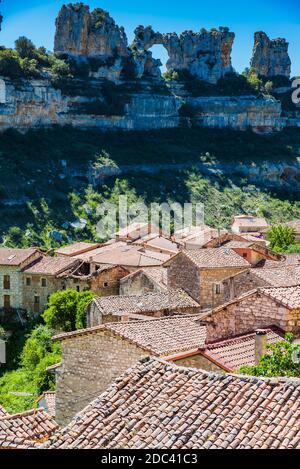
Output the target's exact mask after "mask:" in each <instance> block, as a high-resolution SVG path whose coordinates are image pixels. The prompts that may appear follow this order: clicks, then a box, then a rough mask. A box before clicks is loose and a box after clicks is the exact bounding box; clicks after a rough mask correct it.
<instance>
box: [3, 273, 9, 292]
mask: <svg viewBox="0 0 300 469" xmlns="http://www.w3.org/2000/svg"><path fill="white" fill-rule="evenodd" d="M3 288H4V290H10V275H4V277H3Z"/></svg>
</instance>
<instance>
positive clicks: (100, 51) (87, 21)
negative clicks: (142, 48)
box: [54, 3, 129, 60]
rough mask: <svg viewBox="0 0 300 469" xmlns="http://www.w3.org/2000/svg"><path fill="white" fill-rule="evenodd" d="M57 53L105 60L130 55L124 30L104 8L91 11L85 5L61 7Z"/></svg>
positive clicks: (55, 45)
mask: <svg viewBox="0 0 300 469" xmlns="http://www.w3.org/2000/svg"><path fill="white" fill-rule="evenodd" d="M54 51H55V52H56V53H57V54H60V55H71V56H74V57H97V58H101V59H105V60H107V59H110V58H113V57H128V55H129V50H128V47H127V37H126V34H125V31H124V28H122V27H119V26H117V25H116V23H115V21H114V20H113V19H112V18H111V17H110V15H109V13H107V12H106V11H104V10H102V9H101V8H97V9H96V10H94V11H93V12H90V9H89V7H88V6H86V5H83V4H82V3H76V4H70V5H63V7H62V8H61V10H60V12H59V15H58V18H57V20H56V35H55V43H54Z"/></svg>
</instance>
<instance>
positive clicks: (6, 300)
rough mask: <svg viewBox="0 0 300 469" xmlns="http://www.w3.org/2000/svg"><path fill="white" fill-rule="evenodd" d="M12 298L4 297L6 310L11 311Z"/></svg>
mask: <svg viewBox="0 0 300 469" xmlns="http://www.w3.org/2000/svg"><path fill="white" fill-rule="evenodd" d="M10 308H11V306H10V296H9V295H4V309H10Z"/></svg>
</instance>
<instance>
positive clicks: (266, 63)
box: [251, 32, 291, 78]
mask: <svg viewBox="0 0 300 469" xmlns="http://www.w3.org/2000/svg"><path fill="white" fill-rule="evenodd" d="M288 47H289V44H288V42H286V40H285V39H274V40H270V38H269V37H268V36H267V35H266V34H265V33H263V32H257V33H255V35H254V48H253V56H252V59H251V67H252V68H254V69H255V70H256V71H257V73H258V75H261V76H263V77H274V76H277V75H281V76H285V77H287V78H290V75H291V59H290V57H289V54H288Z"/></svg>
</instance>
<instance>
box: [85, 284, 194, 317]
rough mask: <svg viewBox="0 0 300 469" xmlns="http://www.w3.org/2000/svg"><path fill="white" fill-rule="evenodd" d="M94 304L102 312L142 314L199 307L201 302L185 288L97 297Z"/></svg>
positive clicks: (105, 313)
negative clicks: (185, 290) (186, 291)
mask: <svg viewBox="0 0 300 469" xmlns="http://www.w3.org/2000/svg"><path fill="white" fill-rule="evenodd" d="M93 302H94V304H95V305H96V306H97V308H98V309H99V310H100V311H101V313H102V314H104V315H107V314H114V315H122V314H125V315H127V314H142V313H147V312H152V311H162V310H170V311H172V310H176V309H181V308H199V304H198V303H197V302H196V301H195V300H193V299H192V298H191V297H190V296H189V295H188V294H187V293H185V292H184V291H183V290H167V291H165V292H164V291H161V292H153V293H146V294H145V295H128V296H125V295H124V296H106V297H96V298H94V300H93Z"/></svg>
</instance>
